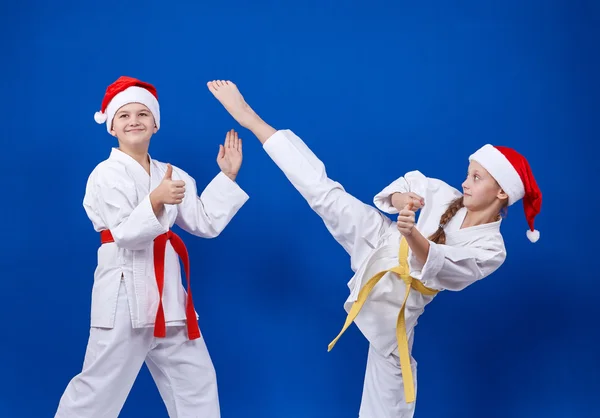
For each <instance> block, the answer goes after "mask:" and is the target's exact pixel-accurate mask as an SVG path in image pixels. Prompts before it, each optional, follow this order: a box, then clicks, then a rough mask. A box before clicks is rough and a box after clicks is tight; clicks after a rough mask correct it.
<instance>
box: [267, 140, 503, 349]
mask: <svg viewBox="0 0 600 418" xmlns="http://www.w3.org/2000/svg"><path fill="white" fill-rule="evenodd" d="M264 150H265V151H266V152H267V154H268V155H269V156H270V157H271V158H272V159H273V161H274V162H275V163H276V164H277V166H278V167H279V168H280V169H281V170H282V171H283V172H284V174H285V175H286V177H287V178H288V179H289V180H290V182H291V183H292V184H293V186H294V187H295V188H296V189H297V190H298V191H299V192H300V193H301V194H302V196H303V197H304V198H305V199H306V201H307V202H308V204H309V205H310V207H311V208H312V209H313V210H314V211H315V212H316V213H317V214H318V215H319V216H320V217H321V218H322V219H323V222H324V223H325V226H326V227H327V229H328V230H329V232H330V233H331V234H332V235H333V237H334V238H335V239H336V241H337V242H338V243H340V244H341V245H342V246H343V247H344V249H345V250H346V251H347V252H348V254H349V255H350V265H351V268H352V270H353V271H354V272H355V274H354V276H353V277H352V279H351V280H350V281H349V283H348V287H349V288H350V295H349V297H348V299H347V300H346V303H345V304H344V308H345V310H346V311H347V312H348V311H349V310H350V308H351V306H352V303H353V302H354V301H355V300H356V298H357V296H358V293H359V291H360V289H361V288H362V287H363V285H364V284H365V283H366V282H367V281H368V280H369V279H370V278H371V277H373V276H374V275H375V274H377V273H378V272H380V271H383V270H387V269H389V268H392V267H395V266H397V265H398V250H399V246H400V238H401V236H400V232H399V231H398V229H397V227H396V223H395V222H394V221H392V220H390V219H389V218H388V217H387V216H385V215H383V214H382V213H381V212H379V211H378V210H377V209H376V208H374V207H372V206H370V205H366V204H364V203H362V202H361V201H359V200H358V199H356V198H354V197H353V196H351V195H350V194H348V193H346V192H345V190H344V188H343V187H342V185H341V184H339V183H337V182H335V181H333V180H331V179H330V178H328V177H327V173H326V170H325V166H324V164H323V163H322V162H321V161H320V160H319V159H318V158H317V156H316V155H315V154H314V153H313V152H312V151H311V150H310V149H309V148H308V147H307V146H306V144H305V143H304V142H303V141H302V140H301V139H300V138H299V137H298V136H296V135H295V134H294V133H293V132H291V131H289V130H282V131H278V132H276V133H275V134H274V135H273V136H272V137H270V138H269V139H268V140H267V141H266V142H265V144H264ZM409 191H410V192H414V193H416V194H418V195H420V196H422V197H423V198H424V199H425V207H424V208H423V209H422V213H420V215H419V219H418V222H417V228H418V229H419V231H420V232H421V233H422V234H423V235H424V236H426V237H427V236H430V235H431V234H432V233H433V232H435V231H436V230H437V228H438V225H439V221H440V218H441V215H442V214H443V212H444V211H445V210H446V208H447V206H448V204H449V203H450V202H451V201H452V200H454V199H455V198H457V197H459V196H461V193H460V192H459V191H458V190H456V189H455V188H453V187H451V186H449V185H448V184H446V183H444V182H442V181H440V180H436V179H432V178H427V177H425V176H424V175H423V174H421V173H420V172H418V171H413V172H410V173H407V174H406V175H405V176H404V177H400V178H399V179H397V180H396V181H394V182H393V183H392V184H390V185H389V186H388V187H386V188H385V189H384V190H383V191H381V192H380V193H379V194H377V196H376V197H375V199H374V203H375V205H376V206H377V208H379V209H381V210H382V211H384V212H387V213H389V214H394V213H397V211H396V210H395V209H394V208H393V206H392V205H391V199H390V198H391V195H392V194H393V193H394V192H409ZM465 215H466V209H465V208H462V209H460V210H459V211H458V213H457V214H456V215H455V216H454V218H453V219H452V220H451V221H450V222H449V224H448V225H447V226H446V227H445V232H446V244H445V245H438V244H434V243H431V247H430V250H429V255H428V259H427V261H426V263H425V264H424V265H423V264H420V263H419V262H418V261H417V259H416V258H415V257H414V256H413V254H412V251H409V257H408V261H409V267H410V273H411V276H412V277H414V278H415V279H417V280H420V281H421V282H422V283H423V284H424V285H425V286H427V287H429V288H432V289H436V290H455V291H457V290H461V289H464V288H465V287H467V286H468V285H470V284H472V283H474V282H476V281H477V280H480V279H482V278H484V277H486V276H488V275H489V274H491V273H492V272H494V271H495V270H496V269H497V268H498V267H500V265H501V264H502V263H503V262H504V259H505V257H506V251H505V247H504V241H503V239H502V235H501V234H500V222H501V221H498V222H494V223H490V224H486V225H480V226H475V227H470V228H464V229H460V226H461V224H462V222H463V220H464V217H465ZM404 294H405V284H404V282H403V281H402V280H400V279H399V278H398V277H397V276H396V275H395V274H394V273H387V274H386V275H385V276H384V277H383V278H382V279H381V280H380V281H379V283H378V284H377V285H376V286H375V288H374V289H373V290H372V291H371V294H370V295H369V297H368V299H367V302H366V303H365V305H364V306H363V308H362V310H361V312H360V313H359V315H358V316H357V318H356V319H355V321H354V322H355V324H356V325H357V326H358V328H359V329H360V330H361V332H362V333H363V335H364V336H365V337H366V338H367V340H368V341H369V342H370V344H371V345H372V346H373V348H375V349H376V350H377V351H378V352H380V353H381V354H382V355H384V356H387V355H389V354H390V353H391V352H393V351H394V350H395V349H396V348H397V347H398V343H397V340H396V322H397V319H398V312H399V310H400V307H401V305H402V300H403V298H404ZM432 299H433V296H424V295H421V294H420V293H419V292H416V291H414V290H413V291H411V293H410V296H409V298H408V301H407V306H406V329H407V334H408V339H409V349H411V348H412V341H413V331H414V327H415V326H416V324H417V319H418V317H419V316H420V315H421V314H422V312H423V310H424V307H425V305H427V304H428V303H429V302H431V300H432ZM340 325H341V323H340ZM334 334H335V333H334ZM334 334H332V336H335V335H334Z"/></svg>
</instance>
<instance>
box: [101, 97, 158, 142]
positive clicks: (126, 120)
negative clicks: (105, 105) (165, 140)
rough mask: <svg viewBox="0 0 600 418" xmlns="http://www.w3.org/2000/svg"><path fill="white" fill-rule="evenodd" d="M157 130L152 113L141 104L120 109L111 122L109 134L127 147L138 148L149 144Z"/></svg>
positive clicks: (131, 104)
mask: <svg viewBox="0 0 600 418" xmlns="http://www.w3.org/2000/svg"><path fill="white" fill-rule="evenodd" d="M157 130H158V129H157V128H156V125H155V123H154V116H153V115H152V112H150V110H149V109H148V108H147V107H146V106H145V105H143V104H141V103H129V104H126V105H125V106H123V107H121V108H120V109H119V110H118V111H117V113H115V117H114V119H113V121H112V128H111V131H110V133H111V134H112V135H113V136H115V137H117V138H118V140H119V142H121V143H123V144H125V145H128V146H132V147H135V146H139V145H143V144H146V146H147V144H148V143H149V142H150V137H152V135H153V134H155V133H156V131H157Z"/></svg>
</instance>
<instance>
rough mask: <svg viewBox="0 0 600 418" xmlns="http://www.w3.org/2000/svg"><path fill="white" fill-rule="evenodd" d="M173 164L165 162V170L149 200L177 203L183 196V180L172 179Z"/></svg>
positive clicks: (168, 203)
mask: <svg viewBox="0 0 600 418" xmlns="http://www.w3.org/2000/svg"><path fill="white" fill-rule="evenodd" d="M172 177H173V166H172V165H171V164H167V172H166V173H165V176H164V177H163V179H162V181H161V182H160V184H159V185H158V187H157V188H156V189H154V191H153V192H152V197H151V200H152V201H153V202H156V203H159V204H167V205H178V204H179V203H181V202H182V201H183V198H184V196H185V182H184V181H183V180H173V179H172Z"/></svg>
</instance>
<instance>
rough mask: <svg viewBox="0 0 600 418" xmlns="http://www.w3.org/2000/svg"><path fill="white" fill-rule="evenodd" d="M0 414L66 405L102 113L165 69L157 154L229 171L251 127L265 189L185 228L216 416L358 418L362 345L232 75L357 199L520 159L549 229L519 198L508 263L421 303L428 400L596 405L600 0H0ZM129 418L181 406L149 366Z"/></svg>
mask: <svg viewBox="0 0 600 418" xmlns="http://www.w3.org/2000/svg"><path fill="white" fill-rule="evenodd" d="M0 16H1V17H0V35H1V37H0V39H1V40H0V46H1V48H2V66H1V75H2V76H1V77H0V91H1V92H2V100H1V101H0V115H2V127H3V128H2V131H1V133H0V137H1V140H2V146H3V148H2V150H3V152H2V154H1V156H0V158H1V166H2V171H3V174H4V175H3V176H2V177H3V186H4V187H3V198H2V201H3V202H4V204H3V205H2V209H1V210H2V214H1V219H2V224H3V226H2V230H3V235H4V239H3V240H2V244H1V245H2V257H1V265H0V277H1V280H2V303H1V304H0V318H1V320H2V322H3V324H2V337H1V338H2V339H1V344H0V359H2V362H3V366H2V379H0V416H1V417H7V418H12V417H36V418H39V417H51V416H53V414H54V412H55V409H56V406H57V403H58V400H59V398H60V396H61V394H62V392H63V390H64V389H65V386H66V384H67V383H68V381H69V380H70V379H71V377H72V376H74V375H75V374H76V373H78V372H79V370H80V369H81V365H82V361H83V355H84V350H85V345H86V342H87V336H88V324H89V308H90V294H91V287H92V281H93V271H94V268H95V262H96V259H95V256H96V249H97V246H98V236H97V234H95V233H94V231H93V229H92V226H91V223H90V222H89V220H88V219H87V218H86V216H85V212H84V211H83V208H82V205H81V203H82V198H83V193H84V187H85V182H86V180H87V176H88V175H89V173H90V171H91V170H92V169H93V167H94V166H95V165H96V164H97V163H98V162H99V161H101V160H103V159H105V158H107V157H108V155H109V152H110V147H111V146H114V145H115V142H114V139H113V138H112V137H110V136H108V134H107V133H106V131H105V128H104V126H99V125H96V123H95V122H94V120H93V114H94V112H95V111H96V110H98V109H99V107H100V103H101V100H102V96H103V94H104V90H105V88H106V86H107V85H108V84H109V83H111V82H112V81H114V80H115V79H116V78H117V77H118V76H120V75H129V76H133V77H138V78H140V79H143V80H146V81H149V82H152V83H154V84H155V85H156V87H157V88H158V91H159V96H160V102H161V110H162V127H161V130H160V132H159V133H158V134H157V135H156V136H155V137H153V139H152V144H151V148H150V152H151V154H152V156H153V157H154V158H156V159H159V160H161V161H167V162H171V163H173V164H175V165H177V166H180V167H182V168H183V169H185V170H186V171H188V172H189V173H190V174H192V175H193V176H194V177H195V179H196V181H197V183H198V185H199V187H200V188H202V186H203V185H206V184H207V183H208V182H209V181H210V179H211V178H212V177H213V176H214V175H215V174H216V173H217V171H218V168H217V165H216V162H215V158H216V154H217V151H218V144H219V143H220V142H221V141H223V139H224V134H225V133H226V131H227V130H229V129H231V128H236V129H239V131H240V133H241V136H242V138H244V164H243V167H242V170H241V172H240V176H239V183H240V185H241V186H242V187H243V188H244V189H245V190H246V191H247V192H248V193H249V195H250V196H251V198H250V200H249V202H248V203H247V205H245V206H244V207H243V208H242V210H241V211H240V212H239V214H238V215H237V216H236V217H235V218H234V219H233V221H232V223H231V224H230V225H229V227H228V228H227V229H226V230H225V232H224V233H223V234H222V235H221V236H220V237H219V238H217V239H216V240H201V239H195V238H192V237H191V236H189V235H187V234H186V235H184V236H183V237H184V239H185V240H186V243H187V245H188V248H189V251H190V253H191V257H192V276H193V279H194V289H195V291H194V296H195V300H196V306H197V309H198V311H199V313H200V321H201V322H200V324H201V327H202V330H203V333H204V335H205V337H206V339H207V344H208V346H209V350H210V352H211V355H212V358H213V361H214V363H215V367H216V370H217V375H218V380H219V387H220V399H221V406H222V416H223V417H224V418H236V417H246V418H254V417H261V418H271V417H272V418H280V417H281V418H288V417H289V418H295V417H298V418H307V417H315V418H337V417H340V418H345V417H356V416H357V415H358V408H359V403H360V396H361V391H362V378H363V374H364V366H365V361H366V353H367V342H366V341H365V339H364V338H363V337H362V335H361V334H360V333H359V332H358V331H357V329H356V328H355V327H352V328H351V330H350V331H349V332H348V333H347V334H346V335H345V336H344V338H343V339H342V340H341V341H340V343H338V345H337V346H336V348H335V350H333V351H332V352H331V353H327V350H326V348H327V344H328V343H329V342H330V341H331V339H332V338H333V337H335V335H336V334H337V332H338V330H339V327H340V326H341V325H342V323H343V320H344V318H345V313H344V311H343V309H342V304H343V302H344V300H345V299H346V297H347V294H348V290H347V287H346V282H347V281H348V280H349V279H350V277H351V275H352V272H351V270H350V266H349V259H348V257H347V255H346V254H345V252H344V251H343V249H342V248H341V247H340V246H338V244H337V243H335V241H334V240H333V239H332V238H331V237H330V236H329V234H328V232H327V231H326V229H325V227H324V226H323V224H322V222H321V220H320V219H319V218H318V216H317V215H316V214H314V213H313V212H312V211H311V210H310V209H309V208H308V206H307V205H306V203H305V202H304V201H303V199H302V198H301V197H300V196H299V195H298V194H297V192H296V191H295V190H294V189H293V188H292V186H291V185H290V184H289V183H288V182H287V180H286V179H285V178H284V176H283V174H282V173H281V172H280V171H279V170H278V169H277V167H276V166H275V165H274V164H273V163H272V162H271V161H270V160H269V158H268V157H267V156H266V154H265V153H264V151H262V149H261V147H260V144H259V143H258V141H257V140H256V139H255V138H253V137H252V135H251V134H250V133H249V132H248V131H246V130H244V129H241V128H239V126H238V125H237V124H236V123H235V122H234V121H233V120H232V119H231V118H230V117H229V116H228V114H227V113H226V112H225V111H224V109H223V108H222V107H221V106H220V105H219V104H218V103H217V101H216V100H215V99H214V98H213V97H212V95H211V94H210V93H209V92H208V91H207V89H206V82H207V81H209V80H212V79H231V80H233V81H235V82H236V83H237V84H238V85H239V86H240V89H241V90H242V92H243V94H244V95H245V97H246V99H247V100H248V102H249V103H250V104H251V105H252V106H253V107H254V108H255V109H256V110H257V111H258V112H259V113H260V114H261V115H262V116H263V118H264V119H266V120H267V121H268V122H270V123H271V124H272V125H274V126H276V127H277V128H290V129H292V130H293V131H294V132H295V133H297V134H298V135H300V136H301V137H302V138H303V139H304V140H305V141H306V142H307V143H308V144H309V146H310V147H311V148H312V149H313V150H314V151H315V153H316V154H317V155H318V156H319V157H320V158H321V159H322V160H323V161H324V162H325V164H326V167H327V169H328V172H329V175H330V177H332V178H334V179H335V180H338V181H340V182H341V183H342V184H343V185H344V186H345V187H346V189H347V190H348V191H349V192H350V193H352V194H354V195H355V196H357V197H358V198H360V199H362V200H363V201H365V202H371V201H372V196H373V195H374V194H375V193H377V192H379V191H380V190H381V189H382V188H383V187H384V186H386V185H387V184H388V183H389V182H391V181H392V180H394V179H396V178H397V177H399V176H400V175H403V174H404V173H405V172H407V171H410V170H414V169H418V170H420V171H422V172H423V173H425V174H426V175H428V176H431V177H438V178H442V179H444V180H445V181H447V182H448V183H450V184H452V185H454V186H457V187H458V186H460V184H461V182H462V180H463V177H464V173H465V171H466V166H467V157H468V155H469V154H470V153H471V152H473V151H474V150H476V149H477V148H479V147H480V146H481V145H483V144H485V143H488V142H489V143H492V144H496V145H507V146H512V147H515V148H517V149H518V150H519V151H521V152H522V153H523V154H525V155H526V156H527V157H528V159H529V161H530V163H531V165H532V168H533V171H534V173H535V175H536V177H537V180H538V183H539V185H540V187H541V188H542V191H543V193H544V201H543V207H542V212H541V214H540V216H538V218H537V220H536V227H537V228H538V229H539V230H540V231H541V239H540V241H539V242H538V243H536V244H531V243H530V242H529V241H528V240H527V239H526V237H525V231H526V228H527V226H526V222H525V219H524V216H523V213H522V206H521V204H518V205H515V206H513V207H511V210H510V211H509V216H508V218H507V219H506V221H505V222H504V223H503V227H502V228H503V233H504V235H505V239H506V243H507V249H508V258H507V261H506V263H505V265H504V266H503V267H502V269H501V270H500V271H498V272H497V273H495V274H494V275H492V276H490V277H488V278H487V279H485V280H483V281H482V282H479V283H477V284H475V285H473V286H472V287H470V288H468V289H466V290H465V291H463V292H460V293H444V294H441V295H439V296H438V297H437V298H436V300H435V302H434V303H433V304H431V305H430V306H428V308H427V310H426V312H425V314H424V315H423V317H422V318H421V320H420V324H419V326H418V327H417V329H416V342H415V347H414V356H415V357H416V359H417V361H418V362H419V396H418V401H417V413H416V417H417V418H420V417H436V418H437V417H448V418H451V417H456V418H459V417H460V418H481V417H486V418H496V417H498V418H506V417H511V418H521V417H523V418H524V417H527V418H530V417H546V418H552V417H561V418H565V417H594V416H600V408H599V407H598V403H597V402H592V397H593V396H594V397H595V396H597V394H598V391H599V390H600V373H599V368H600V355H599V354H598V353H599V347H598V342H599V340H600V332H599V330H598V328H599V327H598V317H599V315H600V308H599V307H598V304H597V303H596V298H597V294H598V290H599V286H598V277H599V274H598V267H597V258H594V255H593V252H595V248H596V245H597V237H598V226H597V209H598V194H597V192H596V189H595V187H593V185H594V184H595V182H596V179H597V176H598V174H599V170H598V163H597V156H596V155H597V153H598V150H599V147H598V145H597V143H596V141H597V139H598V134H599V129H598V122H597V120H598V118H597V114H598V111H599V110H600V109H599V102H598V97H599V93H600V88H599V87H600V86H599V83H598V73H599V70H600V66H599V62H598V41H599V35H600V3H599V2H598V1H592V0H589V1H581V0H570V1H568V0H562V1H558V0H547V1H542V0H527V1H523V0H522V1H514V0H509V1H503V2H492V1H481V0H479V1H474V0H463V1H456V2H449V1H442V0H433V1H429V2H409V1H404V0H402V1H380V0H372V1H368V2H367V1H363V2H358V1H355V2H348V1H340V0H337V1H325V0H320V1H316V0H307V1H298V2H292V1H288V2H276V1H260V0H254V1H241V0H230V1H227V2H169V3H167V4H165V3H163V2H160V1H156V0H149V1H146V2H132V1H120V2H111V1H107V2H82V1H55V2H42V1H29V0H23V1H22V2H21V3H20V4H18V3H17V2H2V5H1V6H0ZM121 416H122V417H146V418H152V417H166V416H167V415H166V410H165V408H164V406H163V404H162V401H161V399H160V396H159V394H158V391H157V390H156V388H155V386H154V383H153V381H152V379H151V377H150V374H149V373H148V371H147V370H146V368H145V367H144V368H143V369H142V371H141V373H140V375H139V378H138V379H137V381H136V384H135V385H134V387H133V390H132V392H131V394H130V396H129V398H128V400H127V402H126V404H125V407H124V409H123V411H122V414H121Z"/></svg>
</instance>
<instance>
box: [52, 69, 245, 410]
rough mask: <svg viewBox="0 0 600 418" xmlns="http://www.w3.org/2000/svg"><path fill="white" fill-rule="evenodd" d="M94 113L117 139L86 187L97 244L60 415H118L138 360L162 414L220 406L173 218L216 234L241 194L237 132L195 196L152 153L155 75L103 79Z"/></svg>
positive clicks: (184, 179) (187, 182)
mask: <svg viewBox="0 0 600 418" xmlns="http://www.w3.org/2000/svg"><path fill="white" fill-rule="evenodd" d="M95 119H96V121H97V122H98V123H104V122H106V129H107V130H108V132H109V133H110V134H111V135H112V136H114V137H116V138H117V140H118V143H119V147H118V148H113V149H112V151H111V153H110V156H109V158H108V159H107V160H105V161H103V162H101V163H100V164H98V166H96V168H95V169H94V170H93V171H92V173H91V175H90V177H89V179H88V183H87V188H86V192H85V197H84V199H83V206H84V208H85V211H86V213H87V215H88V217H89V218H90V220H91V221H92V224H93V226H94V229H95V230H96V231H97V232H99V234H100V240H101V243H102V245H101V246H100V248H99V250H98V266H97V268H96V271H95V274H94V286H93V289H92V307H91V329H90V336H89V341H88V345H87V350H86V353H85V359H84V363H83V369H82V371H81V373H79V374H78V375H77V376H75V377H74V378H73V379H72V380H71V381H70V382H69V384H68V386H67V388H66V390H65V392H64V394H63V396H62V398H61V400H60V403H59V406H58V411H57V412H56V417H61V418H67V417H68V418H75V417H77V418H85V417H89V418H92V417H93V418H96V417H106V418H109V417H117V416H118V415H119V412H120V410H121V408H122V406H123V404H124V402H125V399H126V398H127V395H128V394H129V391H130V389H131V387H132V385H133V382H134V380H135V378H136V376H137V375H138V372H139V370H140V368H141V366H142V364H143V363H144V362H145V363H146V365H147V366H148V368H149V370H150V372H151V374H152V377H153V379H154V381H155V383H156V385H157V387H158V390H159V392H160V395H161V397H162V399H163V401H164V403H165V405H166V408H167V411H168V413H169V416H170V417H200V416H201V417H206V418H218V417H219V416H220V412H219V411H220V408H219V401H218V393H217V382H216V377H215V371H214V367H213V364H212V361H211V359H210V356H209V353H208V350H207V348H206V345H205V342H204V339H203V338H201V335H200V330H199V327H198V322H197V314H196V312H195V309H194V305H193V301H192V293H191V290H190V274H189V273H190V270H189V259H188V254H187V251H186V248H185V244H184V243H183V241H182V240H181V238H179V237H178V236H177V235H176V234H175V233H173V232H172V231H171V230H170V228H171V227H172V226H173V224H177V225H178V226H179V227H181V228H182V229H183V230H185V231H187V232H188V233H190V234H192V235H195V236H198V237H202V238H214V237H216V236H218V235H219V234H220V233H221V231H223V229H224V228H225V227H226V226H227V224H228V223H229V222H230V221H231V219H232V218H233V216H234V215H235V214H236V213H237V211H238V210H239V209H240V208H241V207H242V205H243V204H244V203H245V202H246V201H247V200H248V195H247V194H246V193H245V192H244V191H243V190H242V189H241V188H240V187H239V186H238V185H237V183H236V182H235V179H236V176H237V173H238V171H239V169H240V166H241V163H242V143H241V139H238V137H237V134H236V133H235V132H233V131H231V132H229V133H228V134H227V137H226V139H225V144H224V145H221V146H220V148H219V154H218V157H217V163H218V165H219V168H220V169H221V172H220V173H219V174H218V175H217V176H216V177H215V178H214V179H213V180H212V181H211V182H210V184H209V185H208V186H207V187H206V188H205V189H204V191H203V192H202V195H201V196H200V197H198V196H197V189H196V183H195V181H194V179H193V178H191V177H190V176H189V175H188V174H187V173H186V172H185V171H183V170H181V169H179V168H177V167H174V166H171V165H170V164H165V163H162V162H159V161H157V160H154V159H152V158H151V157H150V156H149V155H148V147H149V144H150V138H151V137H152V135H153V134H154V133H156V132H157V131H158V129H159V128H160V111H159V105H158V95H157V92H156V89H155V88H154V86H152V85H151V84H148V83H144V82H142V81H139V80H137V79H134V78H130V77H120V78H119V79H118V80H117V81H115V82H114V83H113V84H111V85H110V86H109V87H108V88H107V90H106V94H105V96H104V100H103V102H102V111H101V112H97V113H96V115H95ZM179 258H181V259H182V261H183V264H184V267H185V270H186V276H187V293H186V291H185V289H184V288H183V286H182V282H181V273H180V264H179Z"/></svg>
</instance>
